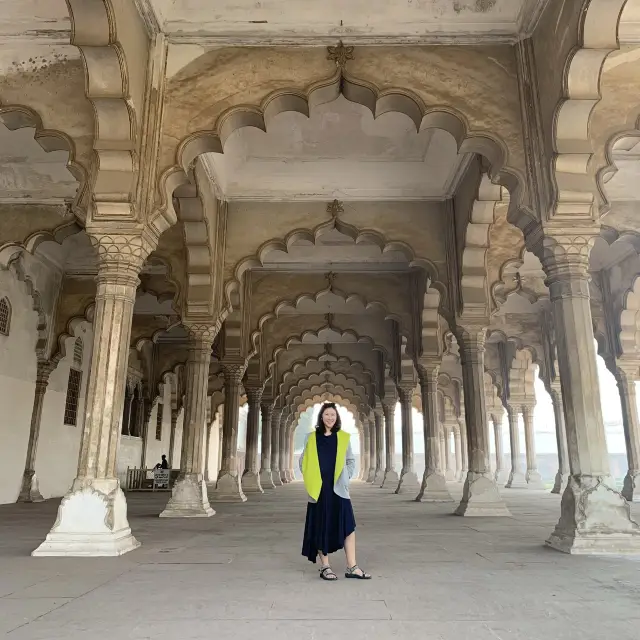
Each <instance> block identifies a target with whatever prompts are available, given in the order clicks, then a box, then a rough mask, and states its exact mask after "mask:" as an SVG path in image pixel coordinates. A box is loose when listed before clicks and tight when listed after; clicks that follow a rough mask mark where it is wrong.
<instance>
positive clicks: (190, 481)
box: [160, 473, 215, 518]
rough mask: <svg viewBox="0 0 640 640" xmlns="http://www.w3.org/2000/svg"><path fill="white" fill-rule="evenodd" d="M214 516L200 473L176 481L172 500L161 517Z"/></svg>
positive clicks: (186, 475) (190, 474) (181, 477)
mask: <svg viewBox="0 0 640 640" xmlns="http://www.w3.org/2000/svg"><path fill="white" fill-rule="evenodd" d="M214 514H215V511H214V510H213V509H212V508H211V505H210V504H209V496H208V494H207V485H206V483H205V481H204V478H203V477H202V475H200V474H198V473H189V474H184V475H181V476H180V477H179V478H178V479H177V480H176V483H175V484H174V485H173V490H172V493H171V498H170V499H169V502H168V503H167V506H166V507H165V509H164V511H163V512H162V513H161V514H160V517H161V518H210V517H211V516H212V515H214Z"/></svg>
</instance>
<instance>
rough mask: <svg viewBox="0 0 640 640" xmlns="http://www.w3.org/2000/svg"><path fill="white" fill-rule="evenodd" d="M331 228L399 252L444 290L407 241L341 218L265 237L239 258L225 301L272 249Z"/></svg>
mask: <svg viewBox="0 0 640 640" xmlns="http://www.w3.org/2000/svg"><path fill="white" fill-rule="evenodd" d="M333 229H336V230H337V231H339V232H340V233H341V234H343V235H344V236H346V237H348V238H351V240H353V241H354V243H355V244H359V243H362V242H367V243H369V244H373V245H375V246H377V247H378V249H379V250H380V252H381V253H383V254H384V253H389V252H394V253H400V254H402V255H403V256H404V258H405V260H406V261H407V265H408V266H409V267H410V268H417V269H422V270H423V271H425V273H426V275H427V277H428V278H429V281H430V282H431V283H432V284H433V286H434V287H438V288H439V290H440V291H441V293H442V294H443V295H444V294H445V293H446V286H445V285H444V284H443V282H442V278H441V277H440V274H439V271H438V268H437V266H436V265H435V263H433V262H432V261H431V260H430V259H429V258H427V257H424V256H418V255H416V253H415V251H414V250H413V248H412V247H411V246H409V245H408V244H407V243H406V242H403V241H399V240H389V239H387V238H386V237H385V236H384V235H383V234H382V233H380V232H378V231H375V230H372V229H359V228H358V227H356V226H354V225H351V224H348V223H346V222H343V221H341V220H328V221H326V222H322V223H320V224H318V225H316V226H315V227H313V228H308V229H294V230H292V231H290V232H289V233H288V234H287V235H286V236H285V237H284V238H272V239H270V240H267V241H266V242H263V243H262V244H261V245H260V247H258V249H257V250H256V252H255V253H254V254H253V255H249V256H245V257H244V258H242V259H241V260H239V261H238V262H237V263H236V265H235V267H234V276H233V278H231V279H230V280H229V281H227V282H226V283H225V296H226V300H227V304H228V305H229V306H231V299H232V296H233V294H234V293H235V292H237V291H238V290H239V287H240V284H241V282H242V279H243V276H244V274H245V273H246V272H247V271H249V270H251V269H257V268H261V267H263V266H264V264H265V260H266V256H267V255H269V254H270V253H272V252H273V251H281V252H283V253H288V252H289V249H290V248H291V247H292V245H294V244H295V243H297V242H300V241H305V242H308V243H309V244H312V245H314V246H315V245H316V243H317V241H318V239H319V238H321V237H322V236H323V235H324V234H326V233H329V232H331V231H332V230H333Z"/></svg>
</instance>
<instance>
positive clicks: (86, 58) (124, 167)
mask: <svg viewBox="0 0 640 640" xmlns="http://www.w3.org/2000/svg"><path fill="white" fill-rule="evenodd" d="M67 5H68V7H69V18H70V19H71V44H72V45H74V46H76V47H77V48H78V49H79V50H80V53H81V55H82V60H83V62H84V69H85V80H86V82H85V87H86V94H87V98H88V99H89V100H90V101H91V104H92V106H93V110H94V114H95V139H94V144H93V149H94V162H93V167H92V171H93V176H92V177H93V185H92V187H93V193H92V196H93V199H94V202H101V201H102V202H114V201H115V202H122V201H123V199H124V201H125V202H129V203H130V204H131V199H132V197H133V191H134V189H135V179H136V166H135V161H134V152H135V146H136V113H135V110H134V107H133V105H132V103H131V100H130V99H129V98H130V95H129V72H128V63H127V59H126V56H125V52H124V50H123V47H122V44H121V42H120V38H119V35H120V34H119V33H118V25H117V20H116V15H117V12H116V10H115V9H114V4H113V0H92V1H91V2H86V1H85V0H67ZM131 206H132V205H131Z"/></svg>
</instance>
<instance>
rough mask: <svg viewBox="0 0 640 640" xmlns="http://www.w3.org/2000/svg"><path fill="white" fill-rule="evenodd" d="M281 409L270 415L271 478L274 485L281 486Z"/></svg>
mask: <svg viewBox="0 0 640 640" xmlns="http://www.w3.org/2000/svg"><path fill="white" fill-rule="evenodd" d="M281 418H282V409H275V410H274V411H273V415H272V417H271V478H272V479H273V484H274V485H275V486H276V487H281V486H282V479H281V478H280V419H281Z"/></svg>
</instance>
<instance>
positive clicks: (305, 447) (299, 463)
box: [298, 434, 311, 473]
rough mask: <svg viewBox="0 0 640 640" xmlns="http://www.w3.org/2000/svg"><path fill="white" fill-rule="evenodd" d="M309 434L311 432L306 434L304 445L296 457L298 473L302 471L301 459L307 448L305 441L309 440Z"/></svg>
mask: <svg viewBox="0 0 640 640" xmlns="http://www.w3.org/2000/svg"><path fill="white" fill-rule="evenodd" d="M310 435H311V434H308V435H307V437H306V438H305V439H304V447H303V448H302V453H301V454H300V457H299V458H298V466H299V467H300V473H302V461H303V460H304V454H305V451H306V450H307V442H309V436H310Z"/></svg>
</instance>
